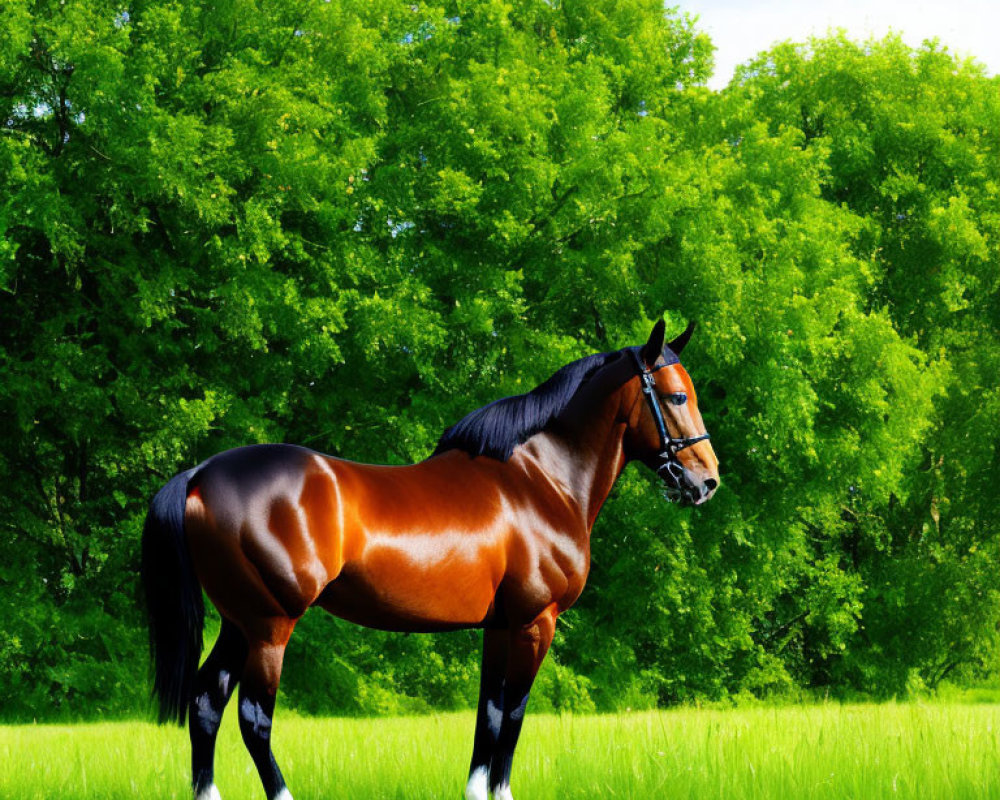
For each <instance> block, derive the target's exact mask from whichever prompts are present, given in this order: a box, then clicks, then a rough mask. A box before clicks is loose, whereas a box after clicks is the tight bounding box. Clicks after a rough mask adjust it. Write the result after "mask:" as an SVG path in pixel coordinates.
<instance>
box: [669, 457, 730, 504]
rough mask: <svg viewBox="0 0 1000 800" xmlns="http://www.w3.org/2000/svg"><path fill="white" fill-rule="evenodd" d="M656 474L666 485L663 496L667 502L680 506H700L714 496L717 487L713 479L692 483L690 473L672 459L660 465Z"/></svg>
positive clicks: (716, 482)
mask: <svg viewBox="0 0 1000 800" xmlns="http://www.w3.org/2000/svg"><path fill="white" fill-rule="evenodd" d="M656 474H657V475H659V476H660V477H661V478H662V479H663V482H664V483H665V484H666V486H665V487H664V490H663V495H664V497H665V498H666V499H667V501H668V502H671V503H678V504H680V505H682V506H700V505H701V504H702V503H704V502H706V501H707V500H709V499H710V498H711V497H712V495H713V494H715V490H716V489H717V488H718V486H719V481H718V480H716V479H715V478H705V479H704V480H703V481H699V482H696V481H694V480H693V479H692V475H691V473H690V472H688V471H687V470H686V469H684V467H683V466H681V464H679V463H678V462H677V461H674V460H673V459H668V460H666V461H665V462H664V463H663V464H661V465H660V467H659V468H658V469H657V470H656Z"/></svg>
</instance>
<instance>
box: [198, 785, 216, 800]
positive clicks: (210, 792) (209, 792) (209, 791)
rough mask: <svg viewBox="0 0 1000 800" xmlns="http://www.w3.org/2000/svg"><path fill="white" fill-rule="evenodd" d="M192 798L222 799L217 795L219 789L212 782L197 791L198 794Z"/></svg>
mask: <svg viewBox="0 0 1000 800" xmlns="http://www.w3.org/2000/svg"><path fill="white" fill-rule="evenodd" d="M194 800H222V798H221V797H219V790H218V789H216V788H215V784H214V783H213V784H212V785H211V786H209V787H208V788H206V789H202V790H201V791H200V792H198V796H197V797H196V798H195V799H194Z"/></svg>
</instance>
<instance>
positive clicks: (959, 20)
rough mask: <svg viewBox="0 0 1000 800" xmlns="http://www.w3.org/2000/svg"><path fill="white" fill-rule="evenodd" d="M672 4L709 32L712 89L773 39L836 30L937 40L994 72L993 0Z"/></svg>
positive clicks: (997, 1) (696, 0)
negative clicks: (712, 52)
mask: <svg viewBox="0 0 1000 800" xmlns="http://www.w3.org/2000/svg"><path fill="white" fill-rule="evenodd" d="M674 4H678V5H679V6H680V9H681V10H682V11H686V12H687V13H689V14H690V15H691V16H697V17H698V23H697V27H698V29H699V30H702V31H705V32H706V33H707V34H708V35H709V36H711V37H712V43H713V44H714V45H715V47H716V51H715V74H714V76H713V77H712V79H711V80H710V81H709V86H711V87H712V88H713V89H721V88H722V87H723V86H725V85H726V84H727V83H729V80H730V78H732V76H733V70H734V69H735V68H736V65H737V64H741V63H743V62H744V61H747V60H748V59H750V58H752V57H753V56H755V55H756V54H757V53H759V52H760V51H761V50H766V49H768V48H769V47H770V46H771V45H772V44H774V43H775V42H780V41H784V40H786V39H791V40H792V41H794V42H801V41H805V40H806V39H807V38H808V37H809V36H810V35H812V34H815V35H817V36H823V35H825V34H826V33H827V32H828V31H830V30H831V29H836V28H844V29H845V30H846V31H847V34H848V36H849V37H850V38H852V39H857V40H861V41H863V40H865V39H868V38H871V37H872V36H874V37H875V38H879V39H881V38H882V37H883V36H885V35H886V34H887V33H889V32H890V31H892V32H895V33H899V34H900V35H902V37H903V40H904V41H905V42H906V43H907V44H909V45H911V46H914V47H916V46H919V45H920V43H921V42H922V41H923V40H924V39H933V38H937V39H939V40H940V41H941V44H942V45H945V46H946V47H947V48H948V49H949V51H951V52H953V53H957V54H958V55H960V56H974V57H975V59H976V60H977V61H979V62H980V63H982V64H985V65H986V68H987V70H988V71H989V73H990V74H992V75H995V74H997V72H998V71H1000V0H937V2H930V1H929V0H867V2H866V1H865V0H838V1H837V2H829V0H814V2H810V1H809V0H745V1H744V2H738V0H667V3H666V5H668V6H671V5H674Z"/></svg>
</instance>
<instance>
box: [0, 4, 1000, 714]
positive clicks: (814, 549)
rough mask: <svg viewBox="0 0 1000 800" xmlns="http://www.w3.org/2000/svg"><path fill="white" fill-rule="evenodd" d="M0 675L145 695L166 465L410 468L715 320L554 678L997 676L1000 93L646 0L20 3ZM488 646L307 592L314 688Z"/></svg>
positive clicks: (755, 689)
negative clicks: (764, 41)
mask: <svg viewBox="0 0 1000 800" xmlns="http://www.w3.org/2000/svg"><path fill="white" fill-rule="evenodd" d="M0 20H2V24H0V120H3V126H2V130H0V375H2V382H0V442H2V452H0V482H2V484H3V491H2V492H0V531H2V533H0V618H2V619H3V620H4V623H3V630H4V636H3V639H2V641H0V688H2V691H3V694H4V696H5V698H6V702H5V704H4V710H3V714H4V715H5V716H8V717H21V718H24V717H29V718H30V717H31V716H38V715H42V716H46V715H52V714H93V713H102V712H113V713H120V712H125V713H127V712H132V711H135V710H136V709H139V708H141V707H142V706H143V704H144V702H145V696H146V692H147V688H146V687H147V684H146V682H145V674H146V663H145V658H144V652H145V632H144V629H143V627H142V617H141V613H140V609H139V605H138V602H137V597H138V593H137V588H136V575H137V564H138V556H137V543H138V535H139V530H140V527H141V522H142V517H143V515H144V513H145V506H146V503H147V502H148V498H149V497H150V496H151V495H152V493H153V492H154V491H155V490H156V489H157V488H158V486H160V485H162V483H163V482H164V481H165V479H167V478H168V477H169V476H170V475H172V474H174V473H175V472H176V471H177V470H179V469H180V468H182V467H185V466H189V465H191V464H193V463H196V462H198V461H199V460H201V459H203V458H205V457H207V456H209V455H211V454H212V453H215V452H217V451H219V450H221V449H224V448H226V447H231V446H235V445H239V444H246V443H250V442H262V441H292V442H298V443H302V444H306V445H309V446H313V447H315V448H317V449H320V450H323V451H326V452H329V453H333V454H337V455H342V456H345V457H349V458H353V459H356V460H366V461H375V462H386V463H405V462H409V461H413V460H419V459H421V458H423V457H426V456H427V455H428V454H429V452H430V451H431V450H432V449H433V444H434V442H435V440H436V438H437V436H438V434H439V433H440V431H441V430H442V429H443V428H444V427H445V426H446V425H447V424H449V423H451V422H453V421H454V420H455V419H457V418H458V417H460V416H461V415H462V414H464V413H465V412H466V411H468V410H470V409H471V408H474V407H476V406H478V405H482V404H483V403H485V402H487V401H489V400H491V399H494V398H496V397H498V396H501V395H505V394H513V393H519V392H521V391H525V390H526V389H528V388H530V387H531V386H533V385H534V384H536V383H537V382H539V381H541V380H542V379H544V378H545V377H547V376H548V375H549V374H550V373H551V372H552V371H553V370H555V369H556V368H557V367H559V366H561V365H562V364H564V363H565V362H567V361H569V360H572V359H574V358H577V357H579V356H582V355H585V354H587V353H590V352H594V351H600V350H609V349H615V348H618V347H621V346H624V345H626V344H634V343H638V342H640V341H641V340H643V338H644V336H645V335H646V333H647V332H648V329H649V325H650V322H651V320H652V319H654V318H656V317H658V316H659V315H660V314H661V313H665V315H666V318H667V321H668V323H669V324H670V326H671V328H672V329H674V330H678V331H679V330H680V329H681V327H682V325H683V323H684V322H685V321H686V320H687V319H688V318H697V319H698V320H700V321H701V323H702V324H701V326H700V328H699V330H698V333H697V335H696V336H695V337H694V339H693V341H692V344H691V346H690V347H689V349H688V350H687V351H686V352H685V362H686V364H687V366H688V367H689V369H690V371H691V372H692V374H693V376H694V378H695V382H696V385H697V386H699V388H700V390H701V406H702V409H703V411H704V413H705V418H706V422H707V424H708V427H709V430H711V432H712V434H713V441H714V444H715V446H716V450H717V452H718V454H719V455H720V458H721V460H722V473H723V487H722V488H721V489H720V491H719V492H718V494H717V496H716V498H715V499H714V500H713V501H712V503H711V504H709V505H708V506H706V507H703V508H700V509H698V510H697V511H694V512H692V511H691V510H684V509H678V508H675V507H671V506H667V505H666V504H665V503H664V502H662V501H661V500H660V499H659V492H658V490H657V489H656V487H655V484H654V483H653V482H652V479H651V478H650V476H649V475H647V474H646V473H644V472H643V471H642V470H640V469H639V468H637V467H634V468H632V469H630V470H629V471H628V472H627V473H626V475H625V476H624V478H623V480H622V481H621V482H620V483H619V485H618V488H617V489H616V491H615V493H614V495H613V496H612V498H611V500H610V501H609V503H608V505H607V507H606V508H605V511H604V513H603V515H602V517H601V518H600V520H599V522H598V525H597V528H596V529H595V532H594V547H593V549H594V563H593V569H592V575H591V579H590V585H589V587H588V590H587V591H586V592H585V593H584V596H583V598H582V599H581V601H580V603H579V605H578V607H576V608H575V609H573V610H572V611H571V612H569V613H568V614H566V615H565V617H564V619H563V623H562V625H561V629H560V632H559V634H558V636H557V641H556V646H555V648H554V651H553V652H554V657H553V658H551V659H550V663H549V664H548V665H547V666H546V668H545V670H544V671H543V675H542V676H541V678H540V691H539V692H538V693H537V699H536V700H534V701H533V703H535V704H536V706H539V707H545V706H549V707H555V708H581V709H582V708H592V707H594V706H595V705H596V706H597V707H601V708H613V707H626V706H631V707H636V706H644V705H645V706H648V705H654V704H663V703H668V702H673V701H677V700H684V699H694V698H720V697H725V696H728V695H734V694H738V693H741V692H752V693H755V694H767V693H770V692H776V691H780V692H786V691H794V690H797V689H799V688H806V689H819V690H826V691H832V692H841V693H842V692H847V691H860V692H865V693H871V694H874V695H886V694H893V693H900V692H904V691H906V690H907V689H913V688H918V687H921V686H925V685H926V686H931V687H933V686H935V685H936V684H937V683H938V682H940V681H941V680H943V679H944V678H946V677H951V678H957V677H963V676H964V677H966V678H968V677H970V676H973V675H975V674H977V673H982V672H984V671H990V670H992V669H993V668H994V666H995V664H994V660H995V659H996V657H997V655H998V653H997V642H996V638H997V624H998V622H1000V590H998V588H997V582H996V567H997V563H998V556H1000V552H998V550H1000V517H998V514H1000V512H998V508H1000V503H998V499H1000V498H998V492H1000V480H998V478H1000V465H998V457H1000V454H998V447H997V445H998V432H997V425H996V421H997V419H998V414H1000V338H998V337H1000V296H998V285H1000V247H998V241H1000V152H998V150H1000V140H998V139H997V136H996V132H997V130H1000V92H998V89H1000V85H998V81H997V79H995V78H992V79H991V78H988V77H986V76H985V74H984V72H983V71H982V69H981V68H980V67H978V66H977V65H976V64H975V63H973V62H961V61H958V60H956V59H955V58H954V57H953V56H951V55H950V54H949V53H948V52H947V51H945V50H943V49H941V48H940V47H939V46H937V45H934V44H928V45H925V46H924V47H923V48H921V49H919V50H912V49H910V48H908V47H906V46H905V45H903V44H902V43H901V42H900V41H899V40H897V39H892V38H890V39H887V40H885V41H882V42H875V43H869V44H867V45H864V46H861V45H858V44H855V43H852V42H850V41H847V40H845V39H843V38H840V37H832V38H828V39H824V40H817V41H813V42H811V43H809V44H808V45H791V44H787V45H781V46H778V47H776V48H774V49H773V50H772V51H771V52H769V53H766V54H763V55H761V56H760V58H759V59H758V60H757V61H755V62H754V63H752V64H750V65H748V66H746V67H744V68H741V70H740V71H739V72H738V74H737V75H736V77H735V78H734V80H733V82H732V83H731V84H730V86H729V88H727V89H726V90H725V91H723V92H720V93H713V92H710V91H709V90H708V89H706V88H704V82H705V80H706V79H707V77H708V75H709V74H710V71H711V44H710V42H709V41H708V39H707V38H706V37H705V36H704V35H702V34H700V33H699V32H698V31H697V30H696V28H695V27H694V25H693V24H692V22H691V21H690V20H689V19H688V18H687V17H685V16H684V15H683V14H680V13H678V12H668V13H666V14H664V13H663V10H662V6H661V5H660V4H659V3H658V2H655V0H629V2H590V3H581V4H562V3H558V2H555V3H553V2H545V1H544V0H538V1H537V2H526V3H518V4H512V5H511V4H506V3H503V2H499V1H498V0H497V1H489V0H484V2H464V1H460V2H457V3H454V4H451V5H448V6H446V7H441V6H435V5H425V4H412V3H397V2H390V1H389V0H376V1H374V2H372V1H371V0H364V1H363V2H362V1H361V0H356V1H355V2H338V3H327V2H316V0H299V2H283V3H268V2H259V3H250V2H246V1H245V0H230V1H229V2H220V3H213V4H209V5H204V4H197V3H190V2H184V1H183V0H179V1H178V2H173V3H167V2H145V1H144V0H140V1H139V2H136V3H134V4H132V5H130V6H129V7H128V9H127V10H125V9H123V8H122V7H121V6H120V5H118V4H115V3H107V2H104V1H103V0H69V1H68V2H65V3H62V2H61V3H55V2H29V0H11V2H9V3H7V4H5V5H4V7H3V9H2V10H0ZM477 642H478V636H477V635H476V634H474V633H471V632H467V633H458V634H449V635H442V636H437V637H420V636H409V637H402V636H392V635H388V634H381V633H377V632H373V631H366V630H361V629H358V628H355V627H352V626H350V625H348V624H346V623H341V622H339V621H336V620H333V619H331V618H329V617H326V616H321V615H319V612H316V613H315V615H314V614H310V615H307V617H306V619H305V620H304V621H303V623H302V624H301V625H300V626H299V629H298V631H297V633H296V636H295V637H294V638H293V640H292V644H291V646H290V648H289V655H288V658H287V661H286V665H287V666H286V672H285V679H284V684H283V690H284V691H286V692H287V695H288V697H289V699H290V701H291V703H292V704H293V705H294V706H296V707H298V708H300V709H304V710H308V711H316V712H320V711H338V712H350V713H364V712H372V711H394V710H398V709H419V708H424V707H427V706H434V707H460V706H464V705H467V704H469V703H470V702H472V701H473V698H474V696H475V691H476V680H477V678H476V675H477V670H478V656H477V646H478V645H477Z"/></svg>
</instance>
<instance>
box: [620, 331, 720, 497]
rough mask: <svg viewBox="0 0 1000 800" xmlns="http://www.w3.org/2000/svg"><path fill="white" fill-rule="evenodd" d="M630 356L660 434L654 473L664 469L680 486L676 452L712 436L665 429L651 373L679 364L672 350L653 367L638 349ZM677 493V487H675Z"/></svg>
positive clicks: (679, 466)
mask: <svg viewBox="0 0 1000 800" xmlns="http://www.w3.org/2000/svg"><path fill="white" fill-rule="evenodd" d="M630 352H631V353H632V357H633V358H634V359H635V365H636V368H637V369H638V371H639V380H640V382H641V385H642V393H643V394H644V395H645V396H646V402H647V403H648V405H649V410H650V411H651V412H652V414H653V421H654V422H655V423H656V430H657V432H658V433H659V434H660V453H659V458H660V459H661V461H662V463H661V464H660V466H658V467H657V468H656V474H657V475H659V474H660V473H661V472H664V471H666V473H667V475H669V476H670V478H671V479H672V480H673V482H674V483H675V484H676V485H677V487H679V486H680V481H681V478H682V477H683V475H684V467H683V465H682V464H681V463H680V461H679V460H678V459H677V454H678V453H679V452H680V451H681V450H684V449H685V448H687V447H691V445H694V444H697V443H698V442H701V441H704V440H705V439H711V438H712V437H711V436H709V435H708V433H702V434H700V435H698V436H683V437H680V438H678V437H675V436H671V435H670V433H669V432H668V431H667V423H666V421H665V420H664V419H663V411H662V409H661V408H660V398H659V395H658V394H657V392H656V381H655V380H654V379H653V373H654V372H657V371H658V370H661V369H663V368H664V367H669V366H672V365H674V364H679V363H680V359H678V358H677V356H676V355H675V354H674V353H673V351H668V352H669V353H670V355H671V356H673V360H671V359H669V358H668V359H667V360H666V363H664V364H658V365H656V366H653V367H647V366H646V365H645V364H644V363H643V360H642V357H641V356H640V355H639V351H638V349H634V350H631V351H630ZM677 491H678V495H679V489H677ZM667 499H669V500H673V499H675V498H673V497H671V496H670V493H668V498H667Z"/></svg>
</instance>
